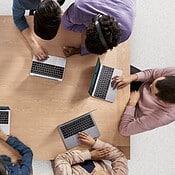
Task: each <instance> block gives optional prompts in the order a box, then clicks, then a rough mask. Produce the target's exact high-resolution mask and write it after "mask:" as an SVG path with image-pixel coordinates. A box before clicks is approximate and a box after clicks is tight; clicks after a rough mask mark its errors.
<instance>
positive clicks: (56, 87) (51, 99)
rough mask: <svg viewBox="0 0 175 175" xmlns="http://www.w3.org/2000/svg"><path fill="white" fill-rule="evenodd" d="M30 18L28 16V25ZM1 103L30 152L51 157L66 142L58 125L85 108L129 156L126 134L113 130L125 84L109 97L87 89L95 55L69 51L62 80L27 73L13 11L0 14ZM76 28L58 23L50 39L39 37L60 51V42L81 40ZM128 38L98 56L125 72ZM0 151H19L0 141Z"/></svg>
mask: <svg viewBox="0 0 175 175" xmlns="http://www.w3.org/2000/svg"><path fill="white" fill-rule="evenodd" d="M32 21H33V18H32V17H29V18H28V22H29V24H30V25H32ZM0 24H1V27H0V105H1V106H9V107H10V109H11V129H10V130H11V134H12V135H14V136H16V137H18V138H19V139H20V140H21V141H23V142H24V143H25V144H26V145H28V146H29V147H31V149H32V150H33V153H34V158H35V159H38V160H51V159H53V158H55V156H56V155H57V154H58V153H61V152H64V151H65V147H64V144H63V142H62V140H61V137H60V135H59V133H58V130H57V125H58V124H61V123H63V122H66V121H68V120H70V119H73V118H75V117H77V116H79V115H81V114H84V113H86V112H88V111H90V110H93V109H97V110H95V111H94V112H93V113H92V114H93V116H94V119H95V121H96V123H97V126H98V128H99V130H100V133H101V136H100V139H102V140H104V141H106V142H108V143H111V144H113V145H115V146H118V147H119V148H120V149H121V150H123V152H124V153H125V154H126V156H127V157H128V158H129V153H130V151H129V148H130V142H129V137H123V136H121V135H120V134H119V132H118V123H119V120H120V116H121V114H122V112H123V110H124V108H125V105H126V103H127V101H128V98H129V87H126V88H124V89H121V90H118V91H117V97H116V100H115V102H114V103H109V102H106V101H103V100H99V99H96V98H93V97H91V96H90V95H89V93H88V88H89V85H90V81H91V77H92V74H93V70H94V66H95V64H96V61H97V55H93V54H89V55H86V56H80V55H74V56H71V57H69V58H66V59H67V63H66V69H65V74H64V80H63V81H62V82H58V81H54V80H48V79H44V78H39V77H34V76H30V75H29V72H30V69H31V63H32V54H31V51H30V48H29V47H28V45H27V43H26V41H25V40H24V38H23V37H22V35H21V34H20V32H19V31H18V29H17V28H16V26H15V25H14V23H13V20H12V17H10V16H0ZM80 38H81V37H80V33H75V32H70V31H65V30H64V29H62V28H60V29H59V32H58V34H57V36H56V37H55V38H54V39H53V40H51V41H43V40H40V39H38V41H39V42H40V43H41V45H42V46H44V47H46V48H47V49H48V51H49V54H50V55H56V56H62V57H64V54H63V52H62V48H63V46H65V45H74V46H79V45H80ZM129 57H130V47H129V41H127V42H125V43H123V44H120V45H119V46H118V47H117V48H115V49H113V50H112V51H108V52H107V53H106V54H104V55H102V56H100V59H101V62H102V63H103V64H105V65H107V66H112V67H116V68H118V69H121V70H122V71H123V74H125V75H128V74H129V65H130V61H129ZM0 150H1V151H0V153H1V154H7V155H9V156H11V157H16V156H19V155H18V153H17V152H16V151H14V150H12V149H10V147H9V146H7V145H6V144H4V143H2V142H0Z"/></svg>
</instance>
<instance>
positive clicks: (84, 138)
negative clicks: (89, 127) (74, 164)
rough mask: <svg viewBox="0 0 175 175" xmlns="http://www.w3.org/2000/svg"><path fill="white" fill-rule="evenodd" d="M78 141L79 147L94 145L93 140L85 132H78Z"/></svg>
mask: <svg viewBox="0 0 175 175" xmlns="http://www.w3.org/2000/svg"><path fill="white" fill-rule="evenodd" d="M78 140H79V143H80V144H81V145H84V146H88V147H92V146H93V145H94V144H95V140H94V139H93V138H92V137H91V136H90V135H89V134H88V133H87V132H79V133H78Z"/></svg>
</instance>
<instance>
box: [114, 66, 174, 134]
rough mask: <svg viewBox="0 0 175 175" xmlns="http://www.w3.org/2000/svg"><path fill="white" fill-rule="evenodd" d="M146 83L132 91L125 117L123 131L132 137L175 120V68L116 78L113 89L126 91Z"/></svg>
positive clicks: (122, 132) (120, 127) (122, 120)
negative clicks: (133, 85)
mask: <svg viewBox="0 0 175 175" xmlns="http://www.w3.org/2000/svg"><path fill="white" fill-rule="evenodd" d="M133 81H137V82H138V81H140V82H142V84H141V86H140V88H139V89H138V91H133V92H131V95H130V98H129V101H128V104H127V106H126V108H125V110H124V112H123V114H122V116H121V120H120V124H119V132H120V134H122V135H124V136H129V135H133V134H137V133H141V132H144V131H148V130H151V129H154V128H157V127H160V126H163V125H167V124H169V123H171V122H173V121H175V67H167V68H161V69H158V68H157V69H147V70H145V71H141V72H138V73H135V74H131V75H130V76H128V77H124V76H121V77H113V81H112V86H113V87H114V88H115V87H117V88H123V87H125V86H127V85H128V84H130V83H131V82H133Z"/></svg>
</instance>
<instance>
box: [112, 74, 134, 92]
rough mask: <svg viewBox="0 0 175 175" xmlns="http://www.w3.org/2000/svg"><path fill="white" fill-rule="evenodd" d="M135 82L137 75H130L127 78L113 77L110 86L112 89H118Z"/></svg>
mask: <svg viewBox="0 0 175 175" xmlns="http://www.w3.org/2000/svg"><path fill="white" fill-rule="evenodd" d="M135 80H137V75H136V74H131V75H129V76H127V77H125V76H115V77H113V78H112V82H111V86H112V87H113V89H115V88H118V89H121V88H124V87H125V86H127V85H128V84H130V83H131V82H132V81H135Z"/></svg>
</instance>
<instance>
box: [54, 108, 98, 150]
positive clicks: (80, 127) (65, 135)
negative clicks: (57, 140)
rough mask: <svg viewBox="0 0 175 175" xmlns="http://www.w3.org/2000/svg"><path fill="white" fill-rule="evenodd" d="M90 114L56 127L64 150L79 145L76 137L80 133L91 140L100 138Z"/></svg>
mask: <svg viewBox="0 0 175 175" xmlns="http://www.w3.org/2000/svg"><path fill="white" fill-rule="evenodd" d="M91 112H92V111H90V112H88V113H86V114H83V115H81V116H79V117H76V118H75V119H73V120H70V121H68V122H66V123H63V124H61V125H59V126H58V127H57V128H58V131H59V133H60V135H61V138H62V140H63V142H64V145H65V147H66V149H70V148H73V147H75V146H78V145H79V143H78V139H77V136H78V133H79V132H81V131H85V132H87V133H88V134H90V135H91V136H92V137H93V138H97V137H99V136H100V132H99V130H98V128H97V125H96V123H95V120H94V119H93V116H92V113H91Z"/></svg>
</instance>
